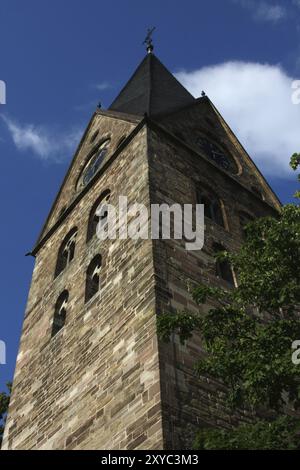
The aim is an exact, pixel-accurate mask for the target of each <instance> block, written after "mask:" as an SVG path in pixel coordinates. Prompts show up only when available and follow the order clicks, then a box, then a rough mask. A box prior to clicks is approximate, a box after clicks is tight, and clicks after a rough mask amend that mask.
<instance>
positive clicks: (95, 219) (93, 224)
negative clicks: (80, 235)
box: [86, 189, 110, 242]
mask: <svg viewBox="0 0 300 470" xmlns="http://www.w3.org/2000/svg"><path fill="white" fill-rule="evenodd" d="M109 199H110V190H109V189H107V190H106V191H104V192H103V193H102V194H101V196H100V197H99V198H98V199H97V200H96V202H95V203H94V205H93V207H92V209H91V212H90V215H89V221H88V228H87V236H86V241H87V242H88V241H90V240H91V239H92V238H93V236H94V235H96V231H97V225H98V223H99V221H100V220H101V223H105V219H107V215H108V212H107V211H104V212H103V215H102V216H101V218H100V217H99V216H98V215H97V214H96V212H97V210H98V209H99V207H100V206H101V204H108V202H109Z"/></svg>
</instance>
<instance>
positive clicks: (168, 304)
mask: <svg viewBox="0 0 300 470" xmlns="http://www.w3.org/2000/svg"><path fill="white" fill-rule="evenodd" d="M184 123H185V125H186V121H184ZM169 125H170V127H171V124H169ZM166 127H167V126H166ZM177 128H179V129H180V125H179V123H178V121H177ZM181 131H182V132H183V130H181ZM149 164H150V191H151V203H159V204H161V203H168V204H170V205H171V204H173V203H179V204H191V203H192V204H195V203H196V188H197V187H201V185H202V184H203V185H205V187H207V186H209V187H210V188H211V189H213V190H214V191H215V192H216V194H217V195H218V196H219V198H220V199H221V200H222V202H223V210H224V218H225V220H226V225H227V227H226V228H223V227H221V226H219V225H217V224H216V223H214V222H213V221H211V220H210V219H207V218H205V244H204V248H203V249H202V250H201V251H186V249H185V246H184V243H185V241H184V240H163V241H155V242H154V263H155V273H156V300H157V312H158V314H159V313H160V312H163V311H169V312H172V311H175V310H184V309H185V310H186V309H188V310H191V311H198V309H197V306H196V304H195V303H194V302H193V300H192V298H191V295H190V293H189V292H188V282H189V281H192V282H194V283H199V282H203V283H206V284H209V285H215V286H218V285H222V286H223V287H226V286H227V287H228V285H227V283H226V281H223V280H222V279H219V278H218V277H216V275H215V263H214V258H213V251H212V244H213V243H214V242H216V243H220V244H222V245H223V246H224V247H225V248H226V249H228V250H229V251H232V252H234V251H236V250H237V249H238V247H239V246H240V243H241V241H242V237H243V232H242V227H241V224H240V220H239V211H241V210H246V211H247V212H250V213H251V214H252V215H254V216H256V217H258V216H263V215H267V214H271V213H273V209H272V208H271V207H270V206H268V205H267V204H265V203H264V202H263V201H262V200H260V199H259V198H257V197H256V196H255V195H254V194H252V193H251V191H248V190H247V188H244V187H243V186H240V187H239V186H238V185H237V184H236V182H235V180H234V179H232V178H230V177H228V176H227V174H226V173H225V172H222V171H221V172H220V171H215V169H214V166H213V165H211V164H210V163H209V162H207V161H206V160H205V159H203V158H201V156H197V155H195V154H193V153H192V152H190V151H189V150H188V149H186V148H184V146H182V145H180V144H179V143H177V142H175V141H173V140H172V139H167V138H166V136H165V135H164V134H163V133H161V132H155V131H152V132H149ZM241 164H243V162H241ZM246 178H247V175H246ZM266 197H268V194H266ZM208 308H209V305H207V306H204V307H203V308H202V311H203V314H205V312H206V311H207V310H208ZM202 354H203V349H202V346H201V339H200V337H199V336H198V335H197V334H194V335H193V338H192V339H191V340H189V341H188V342H187V343H186V344H185V345H181V344H180V342H179V340H178V337H177V336H176V335H175V336H174V335H173V337H172V338H171V342H170V343H169V344H166V343H163V342H160V343H159V356H160V373H161V386H162V404H163V415H164V436H165V441H164V446H165V448H167V449H190V448H191V445H192V442H193V439H194V437H195V432H196V431H197V429H199V427H201V426H205V427H207V426H211V425H214V426H221V427H230V426H231V425H233V424H236V423H237V422H242V421H244V422H247V421H249V420H251V414H250V413H248V412H246V411H241V410H237V411H236V412H235V413H234V414H233V415H232V413H231V412H230V410H229V409H228V407H227V406H226V404H225V402H224V391H225V390H224V388H223V387H222V385H221V384H220V383H218V382H217V381H212V380H210V379H209V378H206V377H202V378H198V377H197V376H196V374H195V372H194V369H193V367H194V364H195V362H196V360H198V359H199V357H201V355H202Z"/></svg>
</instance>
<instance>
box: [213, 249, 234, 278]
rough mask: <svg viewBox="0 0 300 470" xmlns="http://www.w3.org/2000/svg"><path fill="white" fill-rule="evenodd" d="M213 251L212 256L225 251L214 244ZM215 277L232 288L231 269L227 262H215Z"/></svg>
mask: <svg viewBox="0 0 300 470" xmlns="http://www.w3.org/2000/svg"><path fill="white" fill-rule="evenodd" d="M213 251H214V254H215V255H216V254H217V253H220V252H221V251H226V250H225V248H224V246H222V245H220V244H219V243H214V245H213ZM216 276H218V277H219V278H221V279H223V280H224V281H226V282H228V283H229V284H231V285H232V286H234V278H233V272H232V268H231V266H230V263H229V262H228V261H227V260H223V261H219V260H216Z"/></svg>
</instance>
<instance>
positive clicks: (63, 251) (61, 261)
mask: <svg viewBox="0 0 300 470" xmlns="http://www.w3.org/2000/svg"><path fill="white" fill-rule="evenodd" d="M76 237H77V228H76V227H74V228H73V229H72V230H71V231H70V232H69V233H68V235H67V236H66V237H65V239H64V241H63V242H62V244H61V246H60V248H59V251H58V256H57V262H56V269H55V277H57V276H58V275H59V274H60V273H61V272H62V271H63V270H64V269H65V268H66V267H67V266H68V264H69V263H70V262H71V261H72V259H73V258H74V254H75V244H76Z"/></svg>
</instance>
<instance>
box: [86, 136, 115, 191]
mask: <svg viewBox="0 0 300 470" xmlns="http://www.w3.org/2000/svg"><path fill="white" fill-rule="evenodd" d="M108 144H109V140H106V141H105V142H103V143H102V144H101V145H100V146H99V147H98V148H97V149H96V150H95V152H94V155H93V156H92V158H91V159H90V161H89V163H88V165H87V167H86V168H85V170H84V172H83V177H82V184H83V186H86V185H87V184H88V183H89V181H91V179H92V178H93V176H94V175H95V174H96V173H97V171H98V170H99V168H100V166H101V164H102V162H103V160H104V157H105V155H106V153H107V150H108Z"/></svg>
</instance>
